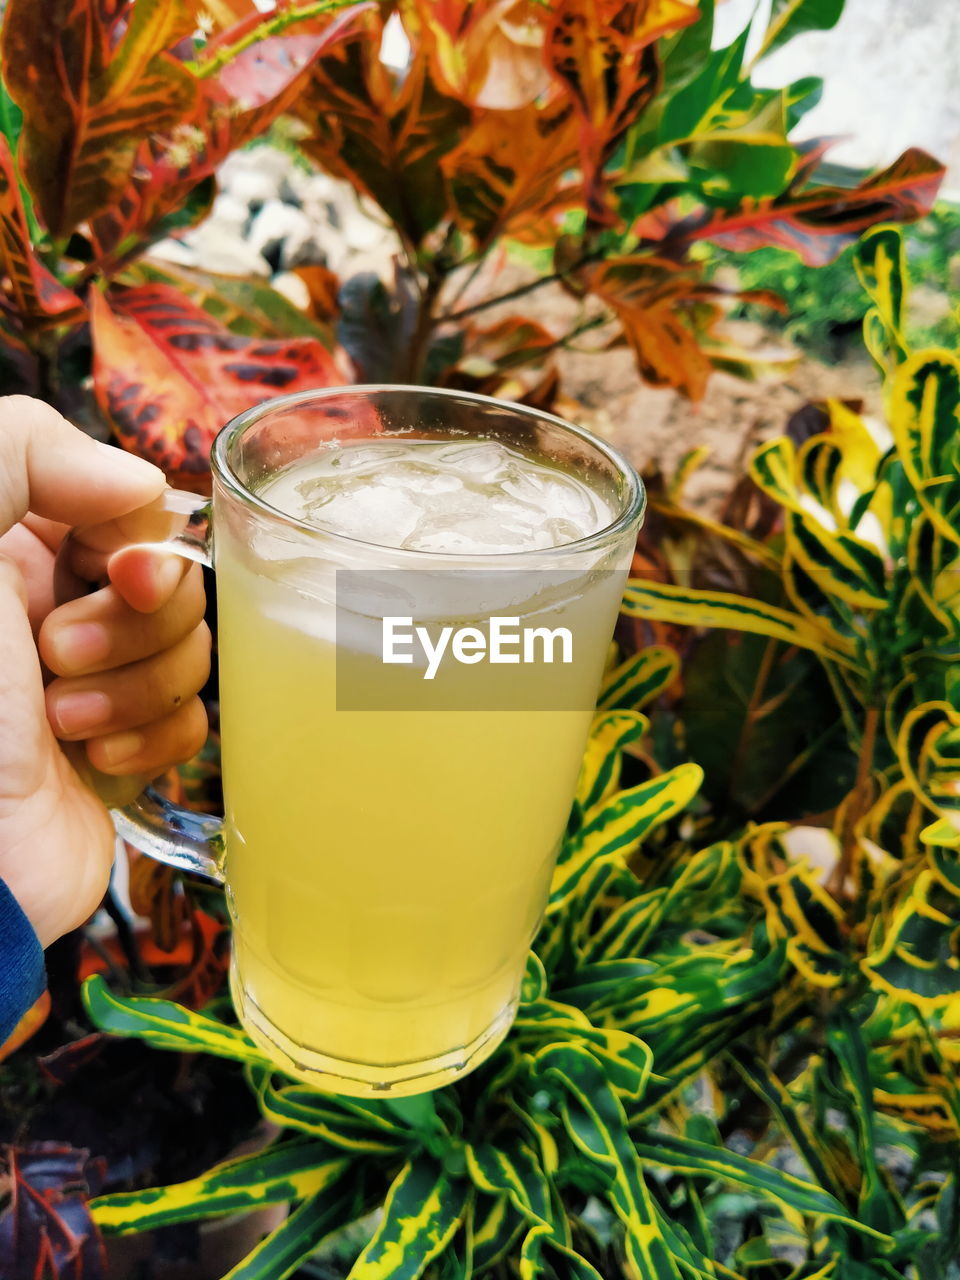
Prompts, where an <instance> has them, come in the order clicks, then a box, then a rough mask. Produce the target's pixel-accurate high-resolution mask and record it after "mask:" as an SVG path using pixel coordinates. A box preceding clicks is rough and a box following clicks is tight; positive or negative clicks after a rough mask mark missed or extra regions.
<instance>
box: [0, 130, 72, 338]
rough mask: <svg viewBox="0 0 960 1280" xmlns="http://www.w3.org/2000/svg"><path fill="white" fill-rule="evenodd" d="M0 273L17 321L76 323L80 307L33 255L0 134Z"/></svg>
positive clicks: (7, 151) (10, 159)
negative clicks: (72, 321)
mask: <svg viewBox="0 0 960 1280" xmlns="http://www.w3.org/2000/svg"><path fill="white" fill-rule="evenodd" d="M0 274H2V275H3V276H5V277H6V291H7V294H8V296H9V300H10V302H12V304H13V310H14V312H15V314H16V317H17V319H18V320H20V321H21V322H23V323H24V324H31V323H40V324H44V323H45V324H50V323H56V324H63V323H65V322H67V321H70V320H78V319H79V318H80V317H81V316H83V314H84V306H83V303H82V302H81V301H80V299H79V298H78V297H77V295H76V294H75V293H73V292H72V291H71V290H70V289H67V288H66V287H65V286H64V285H62V284H61V283H60V281H59V280H58V279H57V278H56V276H54V275H52V274H51V273H50V272H49V271H48V270H47V268H46V267H45V266H44V265H43V264H42V263H41V262H38V261H37V259H36V258H35V257H34V255H33V249H32V247H31V244H30V232H29V230H28V228H27V219H26V215H25V214H24V211H23V202H22V200H21V199H20V187H19V184H18V182H17V173H16V169H15V168H14V164H13V157H12V155H11V154H10V147H9V146H8V145H7V140H6V138H5V137H3V135H2V134H0Z"/></svg>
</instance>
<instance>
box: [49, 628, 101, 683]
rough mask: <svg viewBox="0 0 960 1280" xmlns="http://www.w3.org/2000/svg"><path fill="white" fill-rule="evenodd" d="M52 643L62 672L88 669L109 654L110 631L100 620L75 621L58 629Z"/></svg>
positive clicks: (58, 668) (58, 667)
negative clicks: (69, 625) (70, 625)
mask: <svg viewBox="0 0 960 1280" xmlns="http://www.w3.org/2000/svg"><path fill="white" fill-rule="evenodd" d="M50 643H51V646H52V648H53V657H54V660H55V662H56V666H57V670H58V671H59V673H60V674H69V673H72V672H76V671H86V670H87V669H88V668H89V667H92V666H93V664H94V663H96V662H102V661H103V659H104V658H105V657H106V656H107V655H108V654H109V652H110V632H109V631H108V630H107V628H106V627H104V626H101V625H100V623H99V622H75V623H74V624H73V626H72V627H64V628H63V630H62V631H58V632H57V633H56V635H55V636H54V637H53V639H52V640H51V642H50Z"/></svg>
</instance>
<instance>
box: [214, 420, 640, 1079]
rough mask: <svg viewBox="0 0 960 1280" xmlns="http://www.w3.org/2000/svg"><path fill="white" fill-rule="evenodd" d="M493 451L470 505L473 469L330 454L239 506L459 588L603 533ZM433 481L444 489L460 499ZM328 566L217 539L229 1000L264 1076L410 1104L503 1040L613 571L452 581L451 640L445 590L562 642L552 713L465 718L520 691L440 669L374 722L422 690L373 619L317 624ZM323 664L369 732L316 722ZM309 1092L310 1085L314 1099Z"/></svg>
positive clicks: (594, 673) (325, 678)
mask: <svg viewBox="0 0 960 1280" xmlns="http://www.w3.org/2000/svg"><path fill="white" fill-rule="evenodd" d="M456 448H459V449H461V450H463V449H467V448H475V446H472V445H471V446H463V445H457V446H456ZM482 448H484V449H488V450H489V449H490V448H491V446H490V445H489V444H486V443H484V444H483V445H482ZM492 448H493V449H494V450H499V451H500V455H501V457H500V459H499V460H498V459H497V458H496V457H494V456H493V455H492V454H488V456H487V458H486V463H484V460H483V458H482V456H480V464H482V465H481V467H480V469H481V471H482V472H483V474H480V475H479V477H477V476H474V478H473V479H472V480H471V479H469V474H468V473H469V466H468V465H467V464H469V463H470V461H471V456H470V455H469V454H464V455H463V459H462V461H463V467H460V459H459V455H456V453H455V452H454V453H453V454H451V453H450V448H449V446H448V445H440V444H436V443H430V444H424V443H422V442H413V441H408V442H406V443H404V444H401V445H399V446H398V445H397V443H396V438H395V437H394V439H393V441H392V442H390V443H387V442H384V443H383V444H382V445H380V444H378V443H377V442H366V443H364V444H363V445H355V446H352V445H350V446H345V447H338V446H335V447H334V448H333V450H331V451H328V452H327V453H325V454H322V455H320V456H319V457H317V456H314V457H313V458H311V459H309V460H307V461H305V462H303V463H300V464H295V466H294V467H293V468H287V469H286V471H284V472H283V473H281V475H280V476H279V478H277V479H275V480H273V481H272V482H269V483H268V484H267V485H266V486H264V488H263V489H262V490H261V497H262V498H263V499H264V500H265V501H266V502H268V503H270V504H271V505H272V506H275V507H276V508H278V509H280V510H283V511H285V512H286V513H287V514H290V515H294V516H296V517H297V518H300V519H304V520H309V521H310V522H311V523H314V524H316V525H317V526H318V527H321V528H322V527H326V528H327V529H330V530H332V531H333V532H346V533H347V534H349V535H351V536H352V537H356V536H357V533H358V528H354V527H353V524H354V523H356V524H358V526H359V528H362V529H363V530H367V529H372V530H373V532H372V535H370V536H373V537H375V538H376V539H377V541H378V542H379V543H380V545H381V546H382V545H383V544H384V543H386V544H387V545H390V544H392V545H393V546H401V545H404V546H405V547H406V548H407V549H411V548H412V549H414V550H421V551H424V552H427V553H431V552H432V553H438V552H439V553H440V554H444V552H445V550H446V554H447V555H448V556H449V554H451V553H457V554H458V555H460V556H463V557H464V561H462V562H461V565H462V564H464V563H465V562H466V561H467V560H470V558H471V557H472V561H471V563H472V564H473V565H475V566H476V565H486V566H489V565H490V564H491V563H495V557H496V555H497V554H499V553H502V552H505V551H511V552H515V551H524V550H532V549H536V548H538V547H539V548H541V549H542V548H543V547H553V546H559V547H562V545H563V544H564V543H569V542H571V541H574V540H575V539H577V538H581V537H584V536H586V535H588V534H590V533H593V532H595V531H596V530H597V529H599V528H602V527H604V526H605V525H606V524H608V523H610V521H611V519H612V515H611V512H610V510H609V508H608V507H607V506H606V505H605V504H604V502H603V501H602V500H601V499H600V498H599V496H598V495H595V494H593V493H592V492H591V491H590V490H589V489H587V488H586V486H585V485H583V484H582V483H581V482H580V481H579V480H576V479H574V478H573V477H571V476H569V475H566V474H564V473H562V472H559V471H552V470H548V469H546V468H543V467H541V466H538V465H537V464H535V463H533V462H532V461H529V460H524V459H523V458H521V457H520V456H519V455H516V454H513V453H512V452H511V451H508V450H506V449H504V448H503V447H502V446H499V445H493V446H492ZM445 449H446V450H447V452H446V453H444V452H443V451H444V450H445ZM359 450H365V451H366V453H365V454H364V457H363V458H361V457H360V454H359V452H358V451H359ZM371 450H373V451H374V452H373V453H371V452H370V451H371ZM377 450H382V460H379V459H378V455H377V452H376V451H377ZM472 456H473V462H474V463H476V462H477V457H478V456H479V455H476V453H474V455H472ZM336 458H339V462H338V463H336V464H335V463H334V459H336ZM451 458H453V463H452V464H451V461H450V459H451ZM364 459H365V460H364ZM484 466H486V468H487V470H486V471H484V470H483V467H484ZM337 467H339V468H340V470H339V471H338V470H337ZM458 468H459V470H458ZM464 468H466V470H464ZM491 468H492V470H491ZM498 468H499V470H498ZM347 472H349V473H351V476H350V479H349V483H348V482H347V481H345V480H343V479H342V475H343V474H345V473H347ZM452 473H456V474H460V475H461V479H463V477H464V476H466V477H467V480H465V481H464V483H463V485H462V486H461V489H460V490H458V489H457V487H456V486H455V485H451V483H450V480H451V474H452ZM488 473H489V474H488ZM456 474H454V478H456ZM505 476H508V477H509V483H508V481H507V479H505V478H504V477H505ZM338 477H339V478H338ZM405 477H406V479H405ZM511 486H512V488H511ZM399 490H402V491H403V500H402V501H400V500H399V499H398V498H397V493H398V491H399ZM517 494H519V495H520V496H519V498H518V497H517V496H516V495H517ZM358 495H359V496H358ZM411 495H412V496H413V499H414V500H415V501H414V507H416V508H417V510H414V511H411V509H410V502H409V501H408V500H409V499H410V497H411ZM441 498H442V499H443V501H441ZM501 500H503V501H501ZM496 502H499V503H500V505H499V507H497V508H496V516H495V518H493V519H490V518H489V514H490V512H491V511H492V510H493V507H492V506H491V505H490V504H491V503H493V504H495V503H496ZM511 502H512V503H513V504H514V505H513V506H511V505H510V503H511ZM391 504H392V505H391ZM458 504H459V506H458ZM485 504H486V505H485ZM517 504H519V505H517ZM485 511H486V512H487V516H486V517H484V512H485ZM525 513H526V514H525ZM531 513H532V514H531ZM411 519H412V520H413V525H411ZM378 521H379V523H378ZM352 522H353V523H352ZM360 522H362V524H361V523H360ZM330 543H331V544H338V545H330V546H328V547H327V548H326V549H325V550H324V551H323V553H322V555H321V554H320V552H319V548H318V554H317V556H315V557H311V556H310V555H309V554H306V553H305V551H304V548H303V547H302V545H298V546H294V545H292V544H291V543H290V542H289V541H284V539H283V538H282V537H274V536H272V535H270V534H269V533H267V532H264V531H261V532H260V533H254V535H253V537H252V539H251V537H250V533H249V530H248V529H247V528H245V527H244V526H243V525H241V524H238V523H232V522H231V521H230V520H229V519H225V520H223V521H222V522H221V523H219V524H218V526H217V535H216V561H217V580H218V598H219V611H220V627H219V633H220V684H221V703H222V737H223V775H224V792H225V797H226V849H227V855H226V874H227V880H228V885H229V888H228V895H229V900H230V903H231V910H232V912H233V913H234V917H235V932H234V946H235V957H234V965H235V976H234V995H235V999H236V1001H237V1005H238V1009H239V1011H240V1014H241V1017H242V1018H243V1020H244V1023H245V1024H246V1026H247V1028H248V1029H249V1030H250V1032H251V1034H252V1035H253V1036H254V1038H255V1039H257V1040H259V1041H260V1042H261V1043H262V1044H264V1046H265V1047H267V1048H269V1050H270V1051H271V1053H272V1054H273V1055H274V1056H275V1057H279V1059H280V1060H281V1061H282V1062H283V1063H284V1065H285V1067H286V1069H287V1070H290V1071H292V1072H294V1073H295V1074H296V1073H298V1072H299V1073H301V1074H303V1075H304V1076H305V1078H307V1079H309V1080H310V1081H311V1082H312V1083H320V1084H322V1085H323V1086H324V1087H329V1088H331V1089H334V1090H337V1091H340V1092H347V1093H355V1094H359V1095H363V1094H369V1093H372V1092H374V1091H375V1090H374V1088H373V1086H374V1084H379V1085H380V1086H381V1087H383V1084H384V1082H386V1083H387V1084H389V1087H390V1090H391V1092H392V1093H395V1094H397V1093H405V1092H408V1093H413V1092H418V1091H420V1090H423V1089H426V1088H431V1087H434V1086H435V1085H437V1084H441V1083H443V1082H444V1080H445V1079H447V1078H452V1077H453V1076H454V1075H456V1074H458V1073H459V1071H460V1070H462V1068H463V1066H464V1064H465V1063H468V1062H469V1063H470V1064H471V1065H473V1064H475V1063H476V1062H478V1061H480V1060H482V1058H483V1057H485V1056H486V1055H487V1054H488V1053H489V1052H490V1051H491V1050H492V1049H493V1047H495V1045H496V1044H497V1043H498V1042H499V1040H500V1039H501V1038H502V1036H503V1035H504V1034H505V1032H506V1030H507V1028H508V1026H509V1023H510V1021H511V1018H512V1016H513V1012H514V1009H515V1005H516V999H517V995H518V988H519V983H520V979H521V977H522V975H523V970H524V964H525V958H526V953H527V950H528V947H529V945H530V942H531V940H532V938H533V936H534V933H535V931H536V928H537V925H538V922H539V919H540V916H541V913H542V911H543V907H544V904H545V901H546V896H547V892H548V886H549V883H550V877H551V872H552V869H553V863H554V859H555V856H556V852H557V848H558V844H559V841H560V839H561V837H562V833H563V830H564V826H565V823H566V819H567V814H568V810H569V806H570V800H571V796H572V794H573V789H574V785H575V782H576V777H577V772H578V769H579V765H580V760H581V756H582V752H583V747H584V742H585V739H586V735H587V730H588V726H589V722H590V714H591V712H590V708H591V707H592V704H593V701H594V698H595V694H596V689H597V685H598V683H599V680H600V676H601V671H602V666H603V658H604V654H605V651H606V646H607V643H608V640H609V637H610V635H611V633H612V630H613V624H614V620H615V617H616V611H617V608H618V604H619V599H620V593H621V590H622V585H623V577H624V575H625V571H626V564H625V560H626V559H628V558H629V547H627V548H626V549H625V550H622V551H621V553H620V556H619V561H615V562H614V563H613V566H611V562H610V560H609V558H607V559H606V560H604V561H603V564H602V567H601V568H600V569H598V568H597V567H596V566H597V564H598V563H599V558H598V557H597V556H594V564H593V566H591V565H589V564H588V565H584V564H583V562H582V560H581V561H580V562H579V563H576V564H573V562H571V565H572V566H573V567H569V568H568V571H567V573H566V576H565V578H564V580H563V581H562V583H553V582H551V583H550V584H549V586H548V588H547V589H544V588H543V586H542V582H541V580H540V579H538V578H535V577H531V578H530V580H529V587H528V589H527V590H526V594H524V590H523V589H522V588H523V580H519V579H513V578H511V580H510V583H509V589H508V590H506V591H503V590H501V589H500V588H499V587H498V586H497V585H496V584H494V585H493V586H492V587H491V586H489V585H488V586H487V587H485V588H482V589H481V588H478V587H476V586H475V585H474V580H473V579H472V578H471V574H470V571H469V568H465V569H464V570H463V573H462V575H461V576H460V577H458V578H456V580H455V581H456V583H457V584H459V586H456V585H455V586H454V587H453V596H451V597H450V599H451V609H452V612H451V614H450V615H449V617H450V618H452V619H455V620H456V621H458V622H461V621H463V619H464V618H467V617H468V615H469V611H468V610H465V609H464V608H461V607H460V606H461V604H462V603H463V601H462V600H460V599H459V597H457V591H458V590H464V591H465V592H467V587H465V586H464V584H468V588H469V593H472V595H473V596H474V597H476V594H477V591H478V590H480V592H481V594H482V591H483V590H487V591H488V594H489V601H488V602H487V603H489V602H493V604H494V606H495V607H494V610H493V611H495V612H496V611H499V612H502V613H509V614H510V615H512V616H514V617H517V618H519V620H520V623H521V625H523V624H524V623H527V622H529V623H530V624H531V625H543V624H544V623H545V622H547V621H548V622H549V626H550V627H551V628H556V627H558V626H565V627H567V628H569V630H570V631H571V633H572V635H573V636H574V638H575V648H574V651H573V663H572V664H570V670H568V671H567V672H566V673H565V676H564V679H565V681H566V685H565V689H566V692H565V695H564V702H563V705H564V706H566V707H568V708H570V709H567V710H542V709H540V710H531V709H530V707H529V706H527V707H524V706H523V705H522V704H520V703H518V704H517V706H516V709H513V710H510V709H500V710H482V709H477V699H476V692H477V689H478V687H480V688H482V689H485V690H489V705H491V706H496V705H497V699H498V697H499V698H500V699H501V702H502V700H503V693H502V690H503V688H504V685H503V680H504V679H505V678H509V679H513V680H514V681H515V683H514V684H513V685H508V687H509V688H511V689H513V690H514V691H517V690H523V689H524V688H525V687H527V682H528V681H530V680H532V681H533V682H534V683H536V680H537V679H539V678H541V677H542V676H543V670H542V668H540V669H538V670H537V671H535V672H534V671H527V672H523V673H522V674H521V675H519V676H518V674H517V673H518V671H520V670H521V669H520V668H518V667H510V668H509V670H508V671H507V672H506V674H505V673H504V672H503V671H501V670H499V669H497V668H494V667H493V666H485V667H482V666H480V665H472V664H471V665H467V664H463V665H460V664H457V663H452V662H451V663H448V662H445V664H444V669H443V672H442V677H443V678H442V680H438V681H436V682H434V684H433V686H432V687H431V689H430V693H431V697H432V701H431V702H430V703H429V705H430V708H431V709H429V710H422V709H417V707H415V706H414V707H409V708H407V709H399V710H396V709H393V710H391V709H383V708H386V707H387V706H388V705H389V703H390V691H391V688H392V687H393V686H392V683H391V682H392V681H393V680H394V679H395V678H399V676H401V675H402V676H404V677H405V678H406V679H407V680H408V681H409V680H410V679H411V673H412V676H413V678H415V679H422V678H423V673H424V665H423V662H422V661H421V662H420V665H419V666H418V665H417V662H416V661H415V662H414V663H413V664H412V668H411V666H407V667H403V668H401V667H390V666H387V665H385V664H384V661H383V653H382V651H381V649H380V647H379V644H378V638H379V635H380V632H379V627H380V618H379V617H376V616H373V615H372V614H370V613H369V612H368V613H364V611H363V609H362V608H358V609H357V610H356V611H355V612H352V613H351V612H350V611H349V610H346V611H345V609H344V607H343V603H342V601H341V607H340V609H339V611H338V610H337V609H336V600H335V595H334V588H335V580H334V573H333V567H334V566H336V565H337V564H338V563H340V564H342V563H343V562H344V560H345V561H346V562H347V563H349V562H350V561H351V556H352V557H353V563H356V562H357V550H358V544H357V543H351V544H345V543H344V542H343V540H342V539H331V540H330ZM361 550H362V549H361ZM366 550H367V551H369V550H370V548H369V547H368V548H366ZM425 558H426V557H425ZM611 567H613V569H614V570H615V571H613V572H611ZM477 581H479V580H477ZM498 591H500V595H501V596H503V600H501V601H500V604H502V605H504V607H503V608H499V605H498V604H497V592H498ZM463 599H464V600H465V599H466V594H464V596H463ZM454 600H456V601H457V603H456V604H454V603H453V601H454ZM437 607H438V606H437V604H436V599H435V598H434V611H433V613H432V615H431V617H430V623H431V626H432V627H434V628H436V627H438V626H440V625H442V624H443V623H444V621H446V619H445V618H444V616H443V615H442V612H441V613H440V614H438V613H437ZM486 607H487V605H486V604H482V605H481V604H479V603H478V604H477V607H476V608H475V610H474V613H473V615H471V616H472V620H473V621H476V620H477V617H478V616H479V615H482V614H483V612H484V610H485V609H486ZM337 639H339V646H338V644H337ZM338 663H339V664H340V671H339V675H340V680H341V684H340V686H339V687H340V690H341V693H342V690H343V688H344V685H343V680H344V678H345V674H344V673H345V672H346V673H347V675H348V676H349V681H350V687H351V688H353V689H363V690H365V691H366V693H367V695H368V696H367V698H366V700H365V702H364V704H363V705H364V706H365V707H368V708H369V709H365V710H344V709H339V710H338V707H337V700H338V681H337V675H338V671H337V665H338ZM547 674H548V676H550V674H551V673H549V672H548V673H547ZM478 682H480V684H479V686H478ZM483 682H486V684H485V685H484V684H483ZM424 688H425V689H426V685H424ZM486 696H487V695H486V693H484V695H483V696H482V697H481V698H480V705H484V699H485V698H486ZM509 696H511V697H512V696H513V694H512V693H511V694H510V695H509ZM471 699H472V700H473V704H472V705H470V704H471ZM541 705H546V704H543V703H541ZM318 1070H319V1071H323V1072H329V1073H330V1074H329V1076H326V1077H324V1078H322V1079H318V1077H317V1075H316V1072H317V1071H318Z"/></svg>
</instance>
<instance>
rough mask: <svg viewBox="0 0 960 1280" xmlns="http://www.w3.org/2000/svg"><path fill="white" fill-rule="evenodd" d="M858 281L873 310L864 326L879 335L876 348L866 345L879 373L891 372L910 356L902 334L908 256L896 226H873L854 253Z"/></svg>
mask: <svg viewBox="0 0 960 1280" xmlns="http://www.w3.org/2000/svg"><path fill="white" fill-rule="evenodd" d="M853 265H854V269H855V270H856V273H857V279H858V280H859V281H860V283H861V285H862V286H863V288H864V289H865V290H866V292H867V293H868V294H869V295H870V299H871V301H872V302H873V311H872V312H871V313H868V319H867V321H866V324H867V326H869V327H870V328H872V327H873V326H874V325H876V326H877V330H878V333H879V334H880V335H882V338H881V342H880V345H879V347H877V349H874V345H875V344H871V343H868V344H867V345H868V348H869V349H870V352H871V354H872V355H873V356H874V358H875V359H876V361H877V364H878V365H879V367H880V371H881V373H886V372H892V370H893V369H894V368H895V367H896V365H898V364H899V363H900V362H901V361H902V360H905V359H906V357H907V355H908V354H909V352H908V350H907V346H906V340H905V338H904V333H903V322H904V307H905V303H906V296H907V282H908V276H907V255H906V250H905V248H904V244H903V233H902V232H901V230H900V228H899V227H873V228H871V230H869V231H867V232H866V233H865V234H864V236H863V238H862V239H861V240H860V242H859V243H858V244H857V246H856V247H855V249H854V251H853Z"/></svg>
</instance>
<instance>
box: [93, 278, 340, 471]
mask: <svg viewBox="0 0 960 1280" xmlns="http://www.w3.org/2000/svg"><path fill="white" fill-rule="evenodd" d="M91 315H92V328H93V348H94V364H93V373H94V388H95V391H96V395H97V400H98V402H99V404H100V407H101V409H102V411H103V413H104V414H105V415H106V417H107V418H108V420H109V421H110V422H111V423H112V425H113V428H114V430H115V432H116V434H117V437H118V439H119V440H120V443H121V444H122V445H123V446H124V448H126V449H130V450H132V451H133V452H134V453H139V454H141V455H142V456H143V457H145V458H148V459H149V460H150V461H151V462H155V463H156V464H157V465H158V466H160V467H163V469H164V470H165V471H166V472H167V473H168V474H169V475H171V476H173V477H176V481H177V483H178V484H181V485H184V486H188V487H190V488H193V489H200V490H204V489H206V488H207V486H208V484H209V475H208V473H209V455H210V445H211V444H212V442H213V438H214V436H215V435H216V434H217V432H218V431H219V429H220V428H221V427H222V426H223V425H224V423H225V422H227V420H228V419H230V418H232V417H233V416H234V415H235V414H237V413H240V412H241V411H242V410H243V409H247V408H249V407H250V406H251V405H254V404H260V403H261V402H262V401H264V400H268V399H270V398H271V397H272V396H276V395H279V394H280V393H281V392H289V391H300V390H304V389H305V388H308V387H329V386H338V385H341V384H342V383H343V382H344V381H345V379H344V377H343V375H342V373H341V371H340V369H339V368H338V366H337V363H336V361H335V359H334V357H333V356H332V355H331V354H330V352H329V351H328V350H327V349H326V347H325V346H324V345H323V343H321V342H320V341H319V340H318V339H315V338H290V339H287V340H278V339H271V340H264V339H261V338H246V337H241V336H240V335H239V334H235V333H231V332H230V331H229V330H228V329H226V328H225V327H224V326H223V325H221V324H219V323H218V322H217V321H216V320H214V319H212V318H211V317H210V316H209V315H207V314H206V312H204V311H201V310H200V309H199V307H196V306H194V304H193V303H192V302H190V301H188V300H187V299H186V298H184V297H183V296H182V295H181V294H179V293H178V292H177V291H176V290H175V289H172V288H170V287H169V286H168V285H144V286H141V287H139V288H136V289H127V290H123V291H117V292H116V293H114V294H111V296H110V300H109V301H107V299H106V298H104V297H103V296H102V295H101V294H99V293H97V292H96V291H94V292H93V293H92V294H91Z"/></svg>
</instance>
